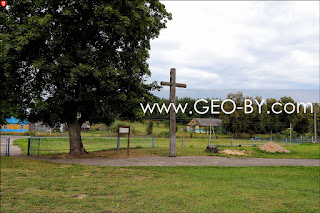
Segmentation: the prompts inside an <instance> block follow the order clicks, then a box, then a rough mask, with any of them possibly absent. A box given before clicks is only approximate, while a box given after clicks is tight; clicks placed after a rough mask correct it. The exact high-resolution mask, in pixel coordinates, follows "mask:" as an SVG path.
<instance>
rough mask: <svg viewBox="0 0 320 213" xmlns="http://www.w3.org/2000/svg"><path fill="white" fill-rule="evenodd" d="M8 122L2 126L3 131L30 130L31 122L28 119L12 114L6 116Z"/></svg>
mask: <svg viewBox="0 0 320 213" xmlns="http://www.w3.org/2000/svg"><path fill="white" fill-rule="evenodd" d="M6 121H7V123H8V124H5V125H2V126H0V131H1V132H20V133H23V132H28V131H29V127H30V125H29V123H28V122H27V121H26V120H23V121H21V120H19V119H16V118H14V117H13V116H11V118H6Z"/></svg>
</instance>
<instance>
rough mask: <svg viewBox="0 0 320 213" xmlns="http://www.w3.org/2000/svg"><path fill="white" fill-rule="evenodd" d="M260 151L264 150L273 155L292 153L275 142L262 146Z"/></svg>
mask: <svg viewBox="0 0 320 213" xmlns="http://www.w3.org/2000/svg"><path fill="white" fill-rule="evenodd" d="M259 149H261V150H264V151H266V152H272V153H275V152H283V153H290V150H287V149H285V148H283V147H282V146H280V145H278V144H276V143H274V142H269V143H266V144H265V145H263V146H260V147H259Z"/></svg>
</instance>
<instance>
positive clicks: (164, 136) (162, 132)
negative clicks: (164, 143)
mask: <svg viewBox="0 0 320 213" xmlns="http://www.w3.org/2000/svg"><path fill="white" fill-rule="evenodd" d="M169 135H170V133H169V131H161V132H160V133H159V134H158V137H163V138H167V137H169Z"/></svg>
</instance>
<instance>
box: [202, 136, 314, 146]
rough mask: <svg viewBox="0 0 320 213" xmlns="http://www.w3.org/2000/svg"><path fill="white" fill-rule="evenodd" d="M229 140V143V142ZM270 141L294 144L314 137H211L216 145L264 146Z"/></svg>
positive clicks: (212, 142)
mask: <svg viewBox="0 0 320 213" xmlns="http://www.w3.org/2000/svg"><path fill="white" fill-rule="evenodd" d="M228 140H229V143H228V142H227V141H228ZM268 142H275V143H278V144H279V145H282V146H292V145H300V144H303V143H310V142H314V141H313V138H311V137H310V138H303V137H301V138H296V139H292V138H291V139H290V138H274V139H272V138H270V139H267V138H250V139H248V138H230V139H225V141H224V143H215V141H214V140H213V141H212V139H211V138H209V143H208V144H209V145H214V146H262V145H264V144H266V143H268Z"/></svg>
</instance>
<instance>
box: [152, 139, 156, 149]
mask: <svg viewBox="0 0 320 213" xmlns="http://www.w3.org/2000/svg"><path fill="white" fill-rule="evenodd" d="M155 140H156V139H155V138H152V148H154V147H155V145H156V142H155Z"/></svg>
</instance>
